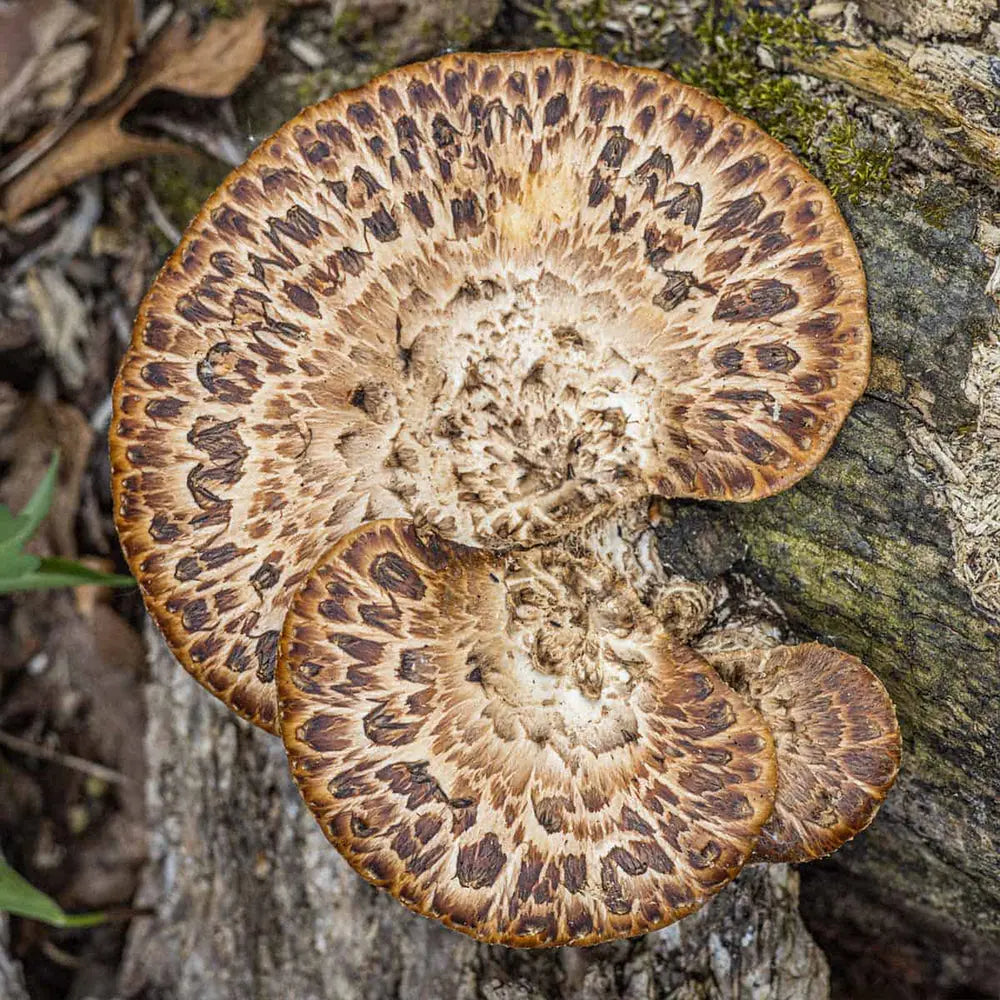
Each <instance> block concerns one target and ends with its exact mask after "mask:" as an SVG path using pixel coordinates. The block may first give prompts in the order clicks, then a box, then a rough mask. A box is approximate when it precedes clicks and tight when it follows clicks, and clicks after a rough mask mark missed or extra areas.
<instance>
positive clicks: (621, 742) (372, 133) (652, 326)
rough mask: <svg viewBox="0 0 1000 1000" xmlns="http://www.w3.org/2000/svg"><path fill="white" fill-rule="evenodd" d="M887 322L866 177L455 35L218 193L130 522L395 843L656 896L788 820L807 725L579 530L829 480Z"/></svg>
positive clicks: (207, 675)
mask: <svg viewBox="0 0 1000 1000" xmlns="http://www.w3.org/2000/svg"><path fill="white" fill-rule="evenodd" d="M869 341H870V334H869V330H868V325H867V321H866V316H865V283H864V275H863V272H862V270H861V266H860V262H859V260H858V256H857V253H856V250H855V248H854V245H853V242H852V240H851V238H850V234H849V232H848V230H847V228H846V226H845V224H844V221H843V219H842V218H841V216H840V214H839V212H838V210H837V208H836V205H835V204H834V202H833V200H832V199H831V197H830V195H829V194H828V193H827V192H826V191H825V189H824V188H823V187H822V185H820V184H819V183H818V182H817V181H816V180H815V179H814V178H812V177H811V176H810V175H809V174H808V173H807V172H806V171H805V169H804V168H803V167H802V166H801V164H799V163H798V162H797V161H796V160H795V158H794V157H793V156H792V155H791V154H790V153H789V152H788V150H787V149H785V148H784V147H783V146H781V145H780V144H779V143H777V142H775V141H774V140H772V139H770V138H769V137H768V136H766V135H765V134H763V133H762V132H761V131H760V130H759V129H758V128H757V127H756V126H754V125H753V124H752V123H750V122H748V121H746V120H745V119H742V118H740V117H738V116H735V115H733V114H732V113H731V112H729V111H728V110H726V109H725V108H724V107H723V106H722V105H720V104H719V103H718V102H716V101H714V100H712V99H711V98H709V97H707V96H706V95H704V94H702V93H700V92H698V91H696V90H693V89H692V88H689V87H686V86H683V85H681V84H679V83H678V82H677V81H675V80H672V79H671V78H669V77H667V76H665V75H663V74H660V73H656V72H653V71H650V70H643V69H630V68H627V67H621V66H617V65H615V64H613V63H610V62H607V61H605V60H601V59H598V58H595V57H592V56H588V55H584V54H581V53H573V52H566V51H560V50H544V51H540V52H527V53H506V54H490V55H467V54H466V55H449V56H445V57H442V58H440V59H436V60H432V61H431V62H428V63H423V64H418V65H415V66H410V67H405V68H402V69H399V70H394V71H392V72H390V73H388V74H386V75H384V76H382V77H379V78H378V79H376V80H374V81H372V82H371V83H370V84H368V85H366V86H365V87H362V88H360V89H359V90H356V91H351V92H349V93H346V94H341V95H338V96H336V97H333V98H331V99H330V100H328V101H325V102H323V103H322V104H319V105H317V106H315V107H313V108H309V109H306V110H305V111H303V112H302V113H301V114H300V115H299V116H298V117H297V118H295V119H294V120H293V121H291V122H289V123H288V124H287V125H286V126H285V127H284V128H282V129H281V130H279V131H278V132H277V133H276V134H275V135H274V136H272V137H271V138H270V139H268V140H266V141H265V142H264V143H263V144H262V145H261V146H260V148H259V149H258V150H257V151H256V152H255V153H254V154H252V156H251V157H250V159H249V160H248V161H247V163H246V164H244V165H243V166H242V167H240V168H239V169H238V170H237V171H235V172H234V173H233V174H232V175H231V176H230V177H229V179H228V180H227V181H226V182H225V183H224V184H223V186H222V187H221V188H220V189H219V191H217V192H216V194H215V195H213V196H212V197H211V198H210V199H209V201H208V202H207V204H206V205H205V207H204V209H203V210H202V211H201V213H200V214H199V215H198V216H197V218H196V219H195V220H194V222H193V223H192V224H191V226H190V227H189V229H188V231H187V233H186V234H185V236H184V238H183V239H182V241H181V244H180V246H179V247H178V249H177V251H176V252H175V253H174V255H173V256H172V257H171V259H170V260H169V261H168V262H167V264H166V266H165V267H164V268H163V270H162V271H161V273H160V274H159V276H158V278H157V280H156V282H155V284H154V286H153V288H152V289H151V290H150V292H149V294H148V295H147V297H146V299H145V300H144V302H143V304H142V307H141V309H140V312H139V316H138V318H137V321H136V325H135V330H134V335H133V341H132V344H131V347H130V349H129V351H128V353H127V355H126V358H125V360H124V362H123V365H122V368H121V372H120V374H119V378H118V380H117V382H116V386H115V393H114V404H115V415H114V420H113V424H112V442H111V445H112V449H111V450H112V467H113V490H114V496H115V507H116V519H117V524H118V529H119V534H120V537H121V540H122V545H123V548H124V550H125V553H126V557H127V559H128V561H129V564H130V566H131V567H132V569H133V571H134V572H135V574H136V576H137V578H138V579H139V582H140V585H141V587H142V591H143V594H144V597H145V600H146V603H147V606H148V607H149V609H150V611H151V613H152V615H153V617H154V618H155V619H156V621H157V623H158V624H159V626H160V628H161V630H162V631H163V632H164V634H165V636H166V637H167V639H168V641H169V643H170V645H171V647H172V648H173V650H174V652H175V653H176V655H177V656H178V658H179V659H180V661H181V662H182V663H183V664H184V666H185V667H186V668H187V669H188V670H189V671H190V672H191V673H192V674H193V675H194V676H195V677H196V678H197V679H198V680H199V681H200V682H201V683H202V684H204V685H205V686H206V687H207V688H208V689H209V690H210V691H211V692H212V693H214V694H215V695H216V696H218V697H219V698H221V699H222V700H224V701H225V702H226V703H227V704H228V705H230V706H231V707H232V708H233V709H234V710H235V711H236V712H238V713H239V714H240V715H242V716H244V717H245V718H247V719H249V720H251V721H253V722H254V723H256V724H257V725H259V726H261V727H263V728H265V729H268V730H271V731H280V733H281V735H282V736H283V738H284V740H285V743H286V747H287V749H288V751H289V756H290V760H291V763H292V768H293V773H294V775H295V777H296V779H297V780H298V782H299V785H300V787H301V790H302V792H303V794H304V797H305V798H306V801H307V802H308V804H309V805H310V807H311V808H312V809H313V811H314V812H315V813H316V814H317V818H318V819H319V821H320V823H321V824H322V825H323V828H324V830H325V831H326V833H327V835H328V836H329V837H330V838H331V840H333V842H334V843H335V844H336V845H337V847H338V848H339V849H340V850H341V851H342V852H343V853H344V854H345V856H346V857H347V858H348V860H349V861H350V862H351V864H352V865H354V867H355V868H356V869H357V870H358V871H359V872H361V873H362V874H363V875H365V877H367V878H369V879H371V880H372V881H374V882H376V883H377V884H380V885H384V886H385V887H387V888H389V889H390V891H392V892H393V893H394V894H395V895H396V896H397V897H398V898H400V899H401V900H402V901H403V902H404V903H405V904H406V905H408V906H410V907H411V908H413V909H416V910H418V911H419V912H422V913H425V914H428V915H431V916H435V917H437V918H438V919H441V920H443V921H444V922H446V923H448V924H449V925H451V926H454V927H456V928H458V929H460V930H464V931H466V932H467V933H470V934H473V935H474V936H476V937H479V938H481V939H484V940H492V941H501V942H504V943H508V944H515V945H547V944H558V943H592V942H595V941H599V940H605V939H607V938H609V937H618V936H624V935H628V934H634V933H639V932H641V931H643V930H648V929H651V928H653V927H657V926H662V925H663V924H665V923H668V922H670V921H671V920H674V919H676V918H677V917H679V916H681V915H683V914H684V913H686V912H688V911H689V910H690V909H692V908H694V907H695V906H697V905H699V904H700V903H701V902H703V901H704V899H705V898H707V896H708V895H710V894H711V892H714V891H717V890H718V889H719V888H720V887H721V886H722V885H723V884H725V882H726V881H727V880H728V879H730V878H732V877H733V876H734V875H735V874H736V872H737V871H738V870H739V868H740V867H741V866H742V865H743V864H744V863H745V862H746V860H747V859H748V858H749V857H750V856H751V852H752V851H753V849H754V844H755V843H756V841H757V839H758V837H759V836H760V832H761V830H762V829H763V826H764V823H765V821H766V820H767V817H768V815H769V814H770V813H771V810H772V805H773V799H774V794H775V787H776V784H778V783H779V779H778V777H777V776H776V773H775V758H774V747H773V743H772V739H771V735H770V731H769V728H768V725H767V723H766V721H764V720H762V718H761V716H760V715H759V714H758V713H757V712H756V711H755V710H754V709H753V708H751V707H750V706H749V705H748V704H747V703H746V701H745V700H744V699H743V698H742V697H741V696H739V695H738V694H736V693H735V692H734V691H733V690H732V689H731V688H730V687H729V686H728V685H727V684H726V683H725V682H724V681H723V680H722V679H721V678H720V677H719V675H718V674H717V673H716V672H715V670H714V669H713V668H712V667H711V666H710V665H709V664H708V663H707V662H706V661H705V660H703V659H701V658H700V657H699V656H697V655H696V654H695V653H694V652H693V651H692V650H690V649H689V648H687V647H686V646H685V645H684V644H683V643H681V642H679V641H678V640H677V638H676V636H673V637H672V636H671V635H670V634H669V633H668V632H667V631H665V629H664V624H663V622H662V621H657V620H656V618H655V617H654V616H653V615H652V614H651V613H650V612H649V611H648V610H647V609H646V608H645V607H644V606H643V605H642V604H641V602H640V601H639V600H638V599H637V597H636V595H635V592H634V591H633V590H632V589H631V587H630V586H629V585H628V583H627V581H625V580H623V579H622V578H621V577H620V576H619V575H616V573H615V572H614V571H613V570H611V569H610V567H609V566H608V565H605V564H604V563H602V561H601V559H600V558H595V557H593V554H592V553H591V554H588V553H587V552H585V551H583V550H581V549H580V548H579V547H578V546H576V544H575V543H574V542H573V541H572V540H571V538H570V535H571V533H572V532H574V531H576V530H577V529H580V528H581V527H583V526H586V525H587V524H589V523H592V522H594V521H595V519H598V518H602V517H612V516H614V515H615V512H616V511H619V510H620V509H622V508H623V506H624V505H626V504H629V503H632V502H633V501H636V500H637V499H640V498H642V497H644V496H646V495H648V494H649V493H651V492H656V493H660V494H663V495H665V496H668V497H696V498H716V499H725V500H737V501H749V500H754V499H757V498H760V497H764V496H767V495H770V494H771V493H774V492H776V491H778V490H781V489H784V488H787V487H788V486H790V485H792V484H793V483H794V482H796V481H797V480H798V479H799V478H801V477H802V476H804V475H805V474H807V473H808V472H809V471H810V470H811V469H812V468H814V467H815V465H816V464H817V463H818V462H819V461H820V460H821V458H822V457H823V455H824V454H825V452H826V450H827V449H828V448H829V446H830V443H831V442H832V440H833V437H834V436H835V434H836V432H837V430H838V429H839V427H840V425H841V424H842V422H843V420H844V418H845V416H846V414H847V413H848V411H849V409H850V407H851V405H852V404H853V403H854V401H855V400H856V398H857V397H858V395H859V394H860V393H861V391H862V389H863V386H864V383H865V380H866V377H867V372H868V364H869ZM577 537H579V536H577ZM282 636H283V638H282ZM276 675H277V677H276ZM875 683H877V682H875ZM778 767H779V768H780V759H779V762H778ZM514 834H516V836H514ZM515 904H516V905H515Z"/></svg>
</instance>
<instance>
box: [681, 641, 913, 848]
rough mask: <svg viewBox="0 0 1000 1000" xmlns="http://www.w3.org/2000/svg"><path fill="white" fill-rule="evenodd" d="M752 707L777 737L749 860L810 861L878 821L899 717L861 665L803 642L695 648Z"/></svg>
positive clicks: (896, 752) (896, 751)
mask: <svg viewBox="0 0 1000 1000" xmlns="http://www.w3.org/2000/svg"><path fill="white" fill-rule="evenodd" d="M700 652H701V655H702V656H704V657H705V658H706V659H707V660H708V661H709V662H710V663H711V664H712V666H714V667H715V668H716V670H718V671H719V673H720V674H721V675H722V676H723V677H724V678H725V679H726V680H727V681H728V682H729V683H730V684H732V686H733V687H734V688H735V689H736V690H737V691H739V692H740V694H741V695H743V696H744V697H745V698H746V699H747V701H748V702H749V703H750V704H751V705H753V706H754V708H756V709H757V710H758V711H759V712H760V713H761V714H762V715H763V716H764V719H765V721H766V722H767V725H768V728H769V729H770V731H771V734H772V735H773V736H774V745H775V752H776V753H777V757H778V795H777V798H776V799H775V803H774V812H772V813H771V817H770V819H768V821H767V824H766V825H765V827H764V829H763V831H762V833H761V837H760V840H759V841H758V842H757V846H756V848H755V849H754V852H753V855H752V856H751V858H750V860H751V861H773V862H790V863H795V862H801V861H813V860H815V859H816V858H822V857H824V856H826V855H827V854H831V853H833V851H835V850H837V848H838V847H841V846H843V845H844V844H845V843H847V841H848V840H850V839H851V838H852V837H854V836H855V835H856V834H858V833H860V832H861V831H862V830H864V829H865V827H867V826H868V824H869V823H871V821H872V820H873V819H874V818H875V813H876V812H878V808H879V806H880V805H881V804H882V801H883V800H884V799H885V797H886V795H887V794H888V792H889V789H890V788H891V787H892V784H893V782H894V781H895V780H896V774H897V772H898V771H899V761H900V752H901V742H900V735H899V726H898V724H897V722H896V711H895V709H894V708H893V705H892V701H891V700H890V698H889V695H888V694H887V693H886V690H885V688H884V687H883V686H882V684H881V683H880V682H879V680H878V678H877V677H876V676H875V675H874V674H873V673H872V672H871V671H870V670H869V669H868V668H867V667H866V666H865V665H864V664H863V663H862V662H861V661H860V660H858V659H856V658H855V657H853V656H849V655H848V654H847V653H842V652H841V651H840V650H839V649H832V648H831V647H830V646H821V645H820V644H819V643H815V642H813V643H806V644H804V645H801V646H777V647H775V648H773V649H745V650H734V651H728V652H708V651H706V650H704V649H702V650H700Z"/></svg>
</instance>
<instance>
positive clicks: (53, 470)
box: [0, 452, 135, 594]
mask: <svg viewBox="0 0 1000 1000" xmlns="http://www.w3.org/2000/svg"><path fill="white" fill-rule="evenodd" d="M58 471H59V453H58V452H55V453H53V455H52V461H51V462H50V463H49V467H48V470H47V471H46V473H45V475H44V476H43V477H42V481H41V482H40V483H39V484H38V487H37V489H36V490H35V492H34V494H33V495H32V497H31V499H30V500H29V501H28V502H27V503H26V504H25V505H24V509H23V510H22V511H21V512H20V513H19V514H12V513H11V512H10V510H9V509H8V508H7V507H5V506H4V505H3V504H0V594H10V593H13V592H14V591H18V590H49V589H51V588H52V587H80V586H83V585H85V584H95V583H96V584H100V585H101V586H105V587H131V586H133V585H134V584H135V580H133V579H132V577H130V576H118V575H117V574H114V573H102V572H101V571H100V570H96V569H89V568H88V567H87V566H83V565H81V564H80V563H78V562H76V561H75V560H73V559H58V558H55V557H42V556H36V555H32V554H31V553H30V552H22V551H21V550H22V549H23V548H24V546H25V544H26V543H27V542H28V541H30V540H31V537H32V535H34V533H35V532H36V531H37V530H38V527H39V525H40V524H41V523H42V521H44V520H45V515H46V514H47V513H48V512H49V507H51V506H52V495H53V492H54V490H55V485H56V474H57V472H58Z"/></svg>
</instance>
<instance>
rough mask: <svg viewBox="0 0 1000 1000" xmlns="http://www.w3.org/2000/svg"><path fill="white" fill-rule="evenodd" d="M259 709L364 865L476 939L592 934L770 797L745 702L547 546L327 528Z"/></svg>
mask: <svg viewBox="0 0 1000 1000" xmlns="http://www.w3.org/2000/svg"><path fill="white" fill-rule="evenodd" d="M278 689H279V695H280V700H281V729H282V736H283V738H284V740H285V745H286V747H287V749H288V753H289V758H290V760H291V765H292V773H293V774H294V776H295V778H296V780H297V781H298V783H299V786H300V788H301V791H302V794H303V796H304V798H305V800H306V801H307V802H308V803H309V806H310V808H311V809H312V810H313V812H314V813H315V814H316V816H317V818H318V819H319V822H320V824H321V825H322V827H323V829H324V831H325V832H326V834H327V836H328V837H329V838H330V839H331V840H332V841H333V843H334V844H335V845H336V846H337V848H338V849H339V850H340V851H341V852H342V853H343V854H344V856H345V857H346V858H347V860H348V861H349V862H350V863H351V865H352V866H353V867H354V868H355V869H356V870H357V871H358V872H359V873H360V874H361V875H363V876H364V877H365V878H367V879H368V880H369V881H371V882H373V883H375V884H376V885H379V886H382V887H384V888H387V889H389V890H390V891H391V892H392V893H393V895H395V896H396V897H397V898H399V899H400V900H401V901H402V902H403V903H405V904H406V905H407V906H408V907H410V908H411V909H413V910H416V911H417V912H419V913H423V914H424V915H426V916H433V917H435V918H437V919H438V920H441V921H443V922H444V923H446V924H448V925H449V926H450V927H453V928H455V929H456V930H460V931H463V932H464V933H466V934H470V935H472V936H474V937H476V938H478V939H480V940H484V941H494V942H502V943H504V944H509V945H516V946H531V947H539V946H550V945H559V944H581V945H582V944H595V943H597V942H599V941H602V940H606V939H609V938H615V937H623V936H628V935H633V934H639V933H643V932H645V931H649V930H653V929H655V928H657V927H661V926H663V925H664V924H667V923H670V922H672V921H674V920H676V919H678V918H679V917H681V916H683V915H684V914H685V913H688V912H689V911H690V910H692V909H694V908H696V907H697V906H699V905H700V904H701V903H703V902H704V901H705V899H706V898H708V897H709V896H710V895H712V894H713V893H715V892H717V891H718V890H719V889H720V888H722V886H723V885H724V884H725V883H726V882H728V881H729V880H730V879H731V878H733V877H734V876H735V875H736V873H737V872H738V871H739V870H740V868H741V867H742V866H743V864H744V863H745V861H746V859H747V856H748V855H749V854H750V851H751V850H752V848H753V846H754V843H755V841H756V839H757V836H758V834H759V832H760V829H761V827H762V825H763V823H764V821H765V820H766V819H767V817H768V815H769V813H770V811H771V807H772V802H773V797H774V786H775V762H774V750H773V746H772V744H771V737H770V735H769V733H768V731H767V727H766V726H765V725H764V724H763V722H762V721H761V719H760V716H759V715H758V714H757V713H756V712H755V711H754V710H753V709H751V708H749V707H748V706H747V705H746V703H745V702H744V701H743V700H742V699H741V698H740V697H739V696H737V695H736V694H735V692H734V691H733V690H732V689H731V688H729V687H728V686H727V685H726V684H725V683H724V682H723V681H722V680H721V679H720V678H719V676H718V675H717V674H716V673H715V671H714V670H713V669H712V668H711V667H710V666H709V665H708V664H707V663H706V662H705V661H704V660H702V659H701V658H700V657H698V656H697V655H695V654H694V653H693V652H692V651H691V650H689V649H687V648H685V647H683V646H679V645H676V644H674V643H673V642H672V641H671V640H670V639H669V638H668V637H667V636H666V635H665V634H664V633H663V632H662V630H661V629H660V627H659V624H658V623H657V621H656V620H655V618H653V616H652V614H651V613H650V612H649V611H648V610H647V609H646V608H645V607H644V606H643V605H642V604H641V603H640V602H639V601H638V599H637V598H636V597H635V595H634V594H633V593H632V591H631V589H630V588H629V587H628V586H627V585H625V584H623V583H622V582H621V581H620V580H617V579H616V578H615V576H614V575H613V574H612V573H610V572H609V571H608V570H607V569H605V568H604V567H603V566H602V565H601V564H600V563H598V562H596V561H595V560H593V559H586V558H581V557H577V556H572V555H569V554H568V553H567V552H566V551H565V550H564V549H563V548H562V547H559V546H542V547H539V548H535V549H531V550H529V551H515V552H509V553H506V554H501V553H491V552H489V551H486V550H484V549H473V548H468V547H466V546H463V545H459V544H456V543H453V542H448V541H444V540H442V539H440V538H438V537H437V536H436V535H434V534H429V535H425V536H424V537H423V538H421V536H420V535H418V533H417V531H416V530H415V528H414V526H413V524H412V523H411V522H408V521H392V520H390V521H376V522H373V523H370V524H366V525H364V526H362V527H360V528H357V529H355V530H354V531H352V532H350V533H349V534H347V535H346V536H345V537H343V538H342V539H341V540H340V541H339V542H338V543H337V544H336V545H335V546H334V547H333V549H331V550H330V551H329V552H328V553H327V554H326V555H325V556H323V557H322V559H321V560H320V562H319V565H318V567H317V568H316V569H315V570H314V571H313V572H312V573H310V574H309V576H308V577H307V578H306V581H305V583H304V585H303V587H302V589H301V590H300V591H299V592H298V594H297V595H296V597H295V599H294V601H293V604H292V608H291V610H290V612H289V614H288V617H287V619H286V621H285V628H284V633H283V637H282V656H281V657H280V659H279V668H278Z"/></svg>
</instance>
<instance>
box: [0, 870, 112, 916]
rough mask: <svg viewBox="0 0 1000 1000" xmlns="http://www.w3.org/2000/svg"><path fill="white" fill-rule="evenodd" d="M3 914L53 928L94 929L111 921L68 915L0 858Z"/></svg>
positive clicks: (96, 914)
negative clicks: (97, 925) (49, 925)
mask: <svg viewBox="0 0 1000 1000" xmlns="http://www.w3.org/2000/svg"><path fill="white" fill-rule="evenodd" d="M0 910H6V911H7V913H13V914H14V915H15V916H18V917H30V918H31V919H32V920H41V921H42V923H45V924H52V926H53V927H93V926H94V925H95V924H103V923H104V922H105V921H106V920H107V919H108V918H107V915H106V914H104V913H99V912H95V913H67V912H66V911H65V910H63V908H62V907H61V906H60V905H59V904H58V903H57V902H56V901H55V900H54V899H53V898H52V897H51V896H46V895H45V893H44V892H42V891H41V890H40V889H36V888H35V887H34V886H33V885H32V884H31V883H30V882H29V881H28V880H27V879H26V878H24V876H23V875H19V874H18V873H17V872H16V871H14V869H13V868H11V866H10V865H9V864H7V862H6V861H4V860H3V859H2V858H0Z"/></svg>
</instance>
